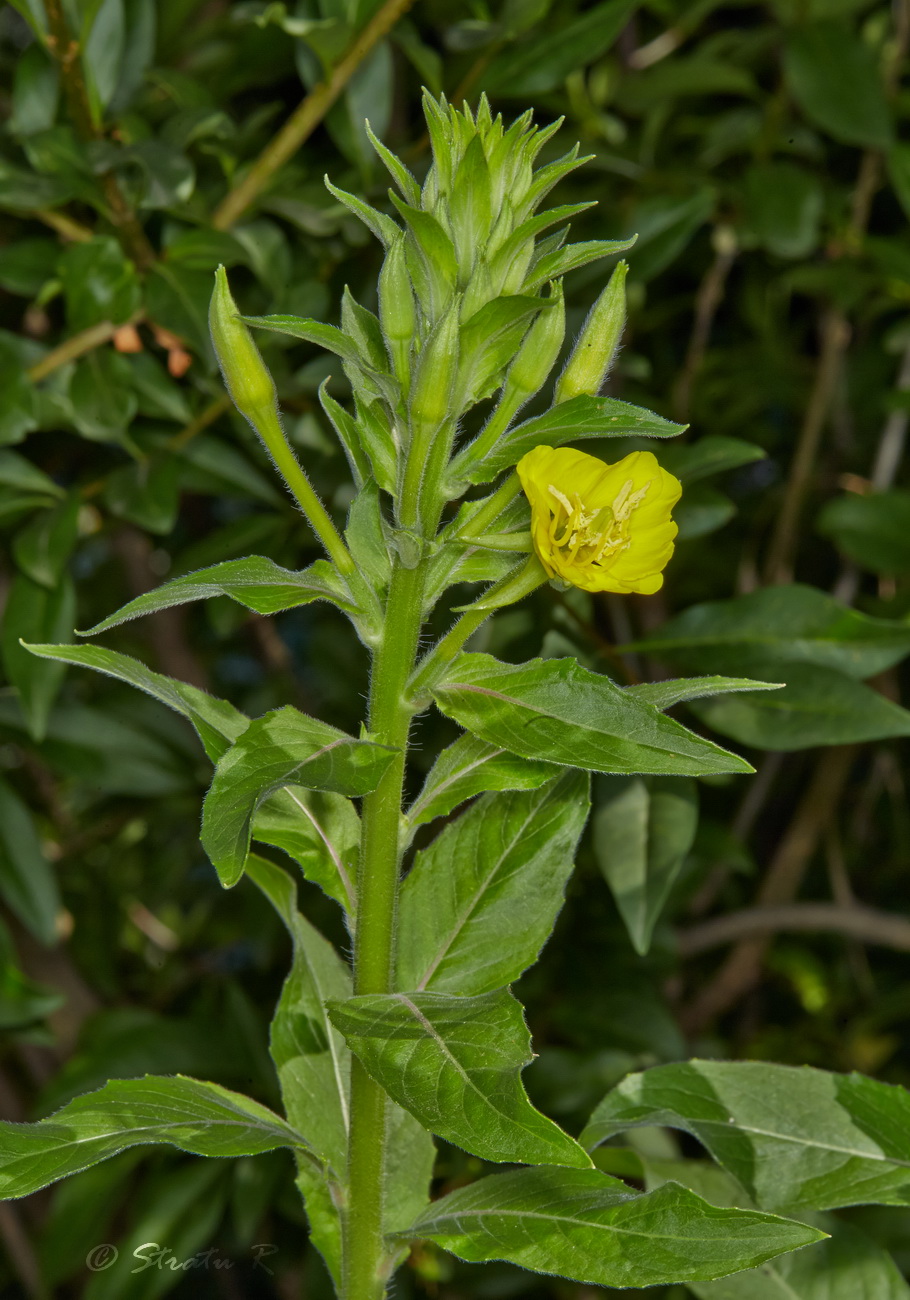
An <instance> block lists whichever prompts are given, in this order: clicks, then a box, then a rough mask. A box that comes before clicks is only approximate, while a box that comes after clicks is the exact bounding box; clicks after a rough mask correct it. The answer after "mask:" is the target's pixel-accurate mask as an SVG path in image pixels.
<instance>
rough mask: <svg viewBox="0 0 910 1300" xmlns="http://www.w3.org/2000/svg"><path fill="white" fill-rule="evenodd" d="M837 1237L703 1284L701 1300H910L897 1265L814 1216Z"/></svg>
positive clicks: (844, 1226) (850, 1230) (848, 1230)
mask: <svg viewBox="0 0 910 1300" xmlns="http://www.w3.org/2000/svg"><path fill="white" fill-rule="evenodd" d="M813 1222H814V1223H815V1224H816V1226H818V1227H820V1228H824V1230H825V1231H826V1232H829V1233H830V1234H831V1235H830V1237H829V1238H828V1240H827V1241H819V1242H817V1243H816V1244H815V1245H814V1246H813V1247H812V1249H811V1250H800V1251H796V1252H794V1254H792V1255H781V1256H780V1257H779V1258H778V1259H775V1260H774V1261H773V1262H772V1263H769V1264H765V1265H763V1267H762V1268H760V1269H755V1270H752V1269H750V1270H749V1272H747V1273H739V1274H737V1276H736V1277H735V1278H730V1279H729V1280H723V1281H717V1282H698V1283H695V1284H694V1285H693V1286H692V1287H691V1290H692V1292H693V1294H694V1295H695V1296H697V1297H698V1300H793V1297H798V1300H853V1297H857V1300H859V1297H862V1300H910V1286H908V1284H907V1282H906V1280H905V1279H904V1277H903V1276H902V1274H901V1272H900V1270H899V1269H898V1267H897V1265H896V1264H895V1262H894V1260H893V1259H892V1258H891V1256H890V1255H889V1254H888V1253H887V1251H885V1250H883V1249H882V1248H881V1246H879V1245H877V1244H876V1243H875V1242H873V1241H871V1240H870V1239H869V1238H868V1237H867V1236H865V1234H864V1233H862V1232H860V1231H859V1230H858V1229H857V1228H856V1227H854V1226H853V1225H852V1224H850V1223H844V1222H843V1221H842V1220H841V1219H836V1218H834V1217H833V1216H827V1215H826V1216H825V1217H824V1218H822V1217H821V1216H818V1215H816V1216H813Z"/></svg>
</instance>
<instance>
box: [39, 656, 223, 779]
mask: <svg viewBox="0 0 910 1300" xmlns="http://www.w3.org/2000/svg"><path fill="white" fill-rule="evenodd" d="M26 649H27V650H29V651H31V653H32V654H33V655H39V656H40V657H41V658H42V659H59V660H61V661H62V662H63V663H66V664H74V665H76V666H77V667H80V668H93V669H94V670H95V672H98V673H104V674H105V675H106V676H107V677H115V678H116V679H117V680H118V681H121V682H128V683H129V685H130V686H135V687H136V688H137V690H140V691H145V693H146V695H151V696H152V698H153V699H156V700H160V701H161V703H162V704H166V705H167V706H168V708H169V709H174V710H175V711H176V712H177V713H182V714H183V716H184V717H185V718H188V719H189V721H190V722H191V723H192V724H193V726H194V727H195V729H196V732H197V733H198V735H199V739H200V740H201V741H202V743H203V745H204V746H205V752H206V753H207V754H208V756H209V758H210V759H211V760H212V762H213V763H216V762H217V761H218V759H219V758H220V757H221V755H222V754H223V753H225V751H226V750H227V749H229V748H230V746H231V744H232V743H233V742H234V741H235V740H236V739H237V737H238V736H239V735H240V734H241V733H242V732H243V731H245V730H246V728H247V726H248V725H249V718H247V717H246V715H245V714H243V713H241V712H240V710H239V709H235V708H234V706H233V704H229V703H228V702H227V700H219V699H218V698H217V697H216V696H214V695H208V694H207V693H206V692H205V691H202V690H200V689H199V687H198V686H189V685H188V684H187V683H186V682H178V681H176V680H175V679H174V678H173V677H165V676H164V675H163V674H162V673H155V672H152V670H151V668H146V666H145V664H143V663H140V662H139V660H138V659H133V658H131V656H130V655H122V654H120V653H119V651H117V650H105V649H103V647H101V646H72V645H29V646H26Z"/></svg>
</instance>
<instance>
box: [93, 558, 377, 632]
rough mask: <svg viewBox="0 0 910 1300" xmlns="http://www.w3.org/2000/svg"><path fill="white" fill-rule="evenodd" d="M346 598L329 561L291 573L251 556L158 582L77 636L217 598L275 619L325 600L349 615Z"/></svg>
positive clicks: (272, 563) (263, 559)
mask: <svg viewBox="0 0 910 1300" xmlns="http://www.w3.org/2000/svg"><path fill="white" fill-rule="evenodd" d="M346 595H347V593H346V592H345V589H344V588H343V587H342V586H341V584H340V582H339V579H338V576H337V574H336V572H335V570H334V569H333V568H332V566H331V564H329V562H328V561H327V560H317V561H316V562H315V563H314V564H311V565H310V567H309V568H308V569H303V570H301V571H300V572H298V573H295V572H293V571H292V570H290V569H283V568H281V566H280V565H278V564H275V563H274V562H273V561H272V560H269V559H266V557H265V556H263V555H250V556H248V557H247V558H246V559H242V560H226V561H224V563H222V564H213V565H210V566H209V568H207V569H200V570H198V571H197V572H196V573H188V574H186V575H185V576H183V577H180V578H174V579H173V581H171V582H165V583H162V585H161V586H160V587H156V588H155V590H154V591H149V592H146V593H145V594H144V595H142V596H137V597H136V599H135V600H131V601H130V602H129V603H128V604H126V605H124V606H123V608H122V609H119V610H118V611H117V612H116V614H110V615H109V616H108V617H107V618H105V619H102V620H101V622H100V623H96V624H95V626H94V627H91V628H89V629H88V631H87V632H84V633H81V635H83V636H97V634H98V633H99V632H106V631H108V629H109V628H112V627H117V626H118V625H119V624H121V623H125V622H127V621H128V620H129V619H133V618H140V617H142V615H144V614H153V613H155V612H156V610H159V609H171V608H172V607H173V606H174V605H185V604H186V603H187V602H188V601H193V600H209V599H211V598H213V597H215V596H229V597H230V598H231V600H235V601H237V603H238V604H239V605H243V606H245V607H246V608H247V609H251V610H253V611H254V612H255V613H257V614H277V613H279V612H280V611H281V610H285V609H296V608H297V607H298V606H300V605H309V604H310V603H311V602H312V601H314V600H329V601H332V602H333V604H336V605H339V606H340V608H342V609H348V610H350V609H351V608H352V606H351V604H350V603H349V601H346V600H345V596H346Z"/></svg>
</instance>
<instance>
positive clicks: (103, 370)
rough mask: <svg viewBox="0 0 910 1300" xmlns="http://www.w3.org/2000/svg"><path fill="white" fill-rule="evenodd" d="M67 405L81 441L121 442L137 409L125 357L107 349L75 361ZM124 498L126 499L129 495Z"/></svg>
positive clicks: (124, 438) (135, 492)
mask: <svg viewBox="0 0 910 1300" xmlns="http://www.w3.org/2000/svg"><path fill="white" fill-rule="evenodd" d="M69 405H70V411H71V419H72V422H73V424H74V425H75V426H76V429H77V430H78V431H79V433H80V434H81V435H82V437H83V438H88V439H89V440H90V441H92V442H120V443H123V442H125V441H126V438H127V434H128V431H129V427H130V425H131V423H132V420H133V417H134V416H135V414H136V410H137V407H138V403H137V400H136V394H135V393H134V392H133V377H132V372H131V370H130V367H129V364H128V363H127V360H126V357H122V356H121V355H120V354H119V352H114V351H113V350H112V349H110V348H96V349H95V351H94V352H90V353H89V354H88V356H85V357H83V358H82V359H81V360H80V361H77V363H76V370H75V372H74V374H73V377H72V379H71V380H70V385H69ZM127 468H128V469H131V468H132V467H131V466H128V467H127ZM125 495H126V496H127V498H128V496H129V495H130V494H129V493H127V494H125ZM137 495H141V492H140V491H138V490H137V486H134V488H133V492H132V496H133V497H135V496H137Z"/></svg>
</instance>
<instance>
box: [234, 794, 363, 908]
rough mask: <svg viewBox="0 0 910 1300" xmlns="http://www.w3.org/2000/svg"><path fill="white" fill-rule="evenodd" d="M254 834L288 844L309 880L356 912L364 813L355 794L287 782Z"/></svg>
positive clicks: (278, 844) (279, 845)
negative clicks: (353, 800) (360, 813)
mask: <svg viewBox="0 0 910 1300" xmlns="http://www.w3.org/2000/svg"><path fill="white" fill-rule="evenodd" d="M252 838H253V839H254V840H259V841H260V842H261V843H262V844H272V845H274V847H275V848H278V849H283V850H284V851H285V853H287V854H289V855H290V857H292V858H293V859H294V861H295V862H296V863H297V864H298V865H299V867H300V869H301V871H302V872H303V874H304V876H306V878H307V880H311V881H312V882H313V883H314V884H316V885H318V886H319V888H320V889H322V890H323V891H324V892H325V893H326V894H328V896H329V898H334V900H335V902H336V903H339V904H340V905H341V906H342V907H343V908H344V909H345V911H346V912H349V913H351V914H353V912H354V911H355V905H356V899H355V896H354V879H355V876H356V872H357V854H358V850H359V846H360V818H359V817H358V816H357V812H356V810H355V808H354V805H353V804H352V803H351V801H350V799H345V797H344V795H340V794H332V793H330V792H328V791H322V790H305V789H304V788H303V787H302V786H286V787H285V788H284V789H283V790H279V791H278V793H277V794H273V795H272V797H271V798H270V799H267V800H266V802H265V803H264V804H263V805H262V807H261V808H260V809H259V812H258V813H257V814H256V819H255V821H254V822H253V835H252Z"/></svg>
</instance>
